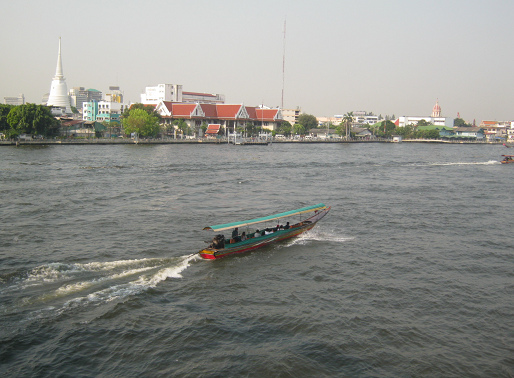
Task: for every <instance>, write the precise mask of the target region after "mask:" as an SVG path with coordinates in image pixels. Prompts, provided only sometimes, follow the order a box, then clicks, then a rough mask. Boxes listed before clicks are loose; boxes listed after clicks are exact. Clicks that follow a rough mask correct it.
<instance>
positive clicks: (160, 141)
mask: <svg viewBox="0 0 514 378" xmlns="http://www.w3.org/2000/svg"><path fill="white" fill-rule="evenodd" d="M271 143H277V144H282V143H302V144H319V143H398V142H393V140H391V139H372V140H358V139H350V140H341V139H300V140H296V139H280V140H275V141H273V142H271ZM400 143H441V144H499V145H501V144H503V143H502V142H479V141H464V140H459V141H457V140H439V139H404V140H403V141H402V142H400ZM108 144H115V145H119V144H144V145H148V144H209V145H211V144H227V140H226V139H204V138H201V139H140V140H138V141H135V140H133V139H128V138H127V139H124V138H116V139H114V138H113V139H108V138H99V139H59V140H55V139H39V140H23V141H22V140H18V141H14V140H2V141H0V146H47V145H72V146H77V145H108Z"/></svg>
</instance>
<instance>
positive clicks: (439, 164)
mask: <svg viewBox="0 0 514 378" xmlns="http://www.w3.org/2000/svg"><path fill="white" fill-rule="evenodd" d="M494 164H500V162H499V161H498V160H489V161H482V162H454V163H444V162H441V163H426V164H419V165H422V166H447V165H494ZM415 165H418V164H415Z"/></svg>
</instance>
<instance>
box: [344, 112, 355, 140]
mask: <svg viewBox="0 0 514 378" xmlns="http://www.w3.org/2000/svg"><path fill="white" fill-rule="evenodd" d="M352 122H353V112H348V113H346V114H345V115H344V117H343V123H344V124H345V126H346V139H348V135H350V132H349V131H350V128H351V126H352Z"/></svg>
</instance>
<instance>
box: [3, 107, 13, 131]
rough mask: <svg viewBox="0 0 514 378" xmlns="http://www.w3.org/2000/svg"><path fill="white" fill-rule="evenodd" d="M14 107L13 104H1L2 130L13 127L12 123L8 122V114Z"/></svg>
mask: <svg viewBox="0 0 514 378" xmlns="http://www.w3.org/2000/svg"><path fill="white" fill-rule="evenodd" d="M13 107H14V106H13V105H4V104H0V132H1V131H7V130H9V129H10V128H11V125H9V123H8V122H7V115H8V114H9V112H10V111H11V109H12V108H13Z"/></svg>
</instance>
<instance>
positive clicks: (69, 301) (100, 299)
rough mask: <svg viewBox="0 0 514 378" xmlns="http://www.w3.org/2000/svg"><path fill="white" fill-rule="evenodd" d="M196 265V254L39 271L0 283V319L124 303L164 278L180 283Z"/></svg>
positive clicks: (59, 266)
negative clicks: (184, 273)
mask: <svg viewBox="0 0 514 378" xmlns="http://www.w3.org/2000/svg"><path fill="white" fill-rule="evenodd" d="M199 259H200V257H199V256H198V254H192V255H185V256H180V257H173V258H165V259H163V258H151V259H135V260H119V261H109V262H90V263H86V264H78V263H75V264H66V263H51V264H45V265H41V266H38V267H36V268H34V269H32V270H30V271H28V272H26V273H25V274H23V275H22V276H18V277H10V278H9V279H7V281H6V282H2V284H1V286H0V299H1V302H2V304H1V305H0V314H2V315H15V314H17V313H19V312H25V311H34V312H36V313H38V314H41V313H42V312H48V311H51V312H54V313H55V312H56V311H57V312H58V313H62V312H64V311H66V310H69V309H73V308H77V307H80V306H85V305H90V304H101V303H106V302H111V301H115V300H118V301H119V300H124V299H126V298H127V297H130V296H133V295H137V294H140V293H142V292H145V291H147V290H148V289H150V288H154V287H156V286H157V285H158V284H159V283H160V282H162V281H164V280H166V279H168V278H181V277H182V276H181V273H182V272H183V271H184V270H185V269H187V268H188V267H189V266H190V264H191V263H192V262H193V261H196V260H199Z"/></svg>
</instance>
